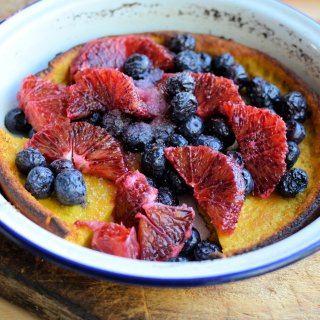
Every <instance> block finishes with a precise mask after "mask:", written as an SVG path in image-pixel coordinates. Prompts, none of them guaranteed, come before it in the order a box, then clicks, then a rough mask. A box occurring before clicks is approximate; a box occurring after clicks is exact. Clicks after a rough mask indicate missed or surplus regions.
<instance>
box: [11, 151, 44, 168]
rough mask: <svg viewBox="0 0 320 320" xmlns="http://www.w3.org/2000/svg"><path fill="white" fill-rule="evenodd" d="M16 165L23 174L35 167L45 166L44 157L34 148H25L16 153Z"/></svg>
mask: <svg viewBox="0 0 320 320" xmlns="http://www.w3.org/2000/svg"><path fill="white" fill-rule="evenodd" d="M16 166H17V168H18V170H19V171H20V172H22V173H24V174H27V173H29V171H30V170H31V169H33V168H35V167H39V166H40V167H45V166H46V159H45V157H44V156H43V155H42V154H41V152H40V151H39V150H37V149H34V148H31V147H30V148H27V149H24V150H22V151H20V152H18V153H17V156H16Z"/></svg>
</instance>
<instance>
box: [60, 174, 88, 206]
mask: <svg viewBox="0 0 320 320" xmlns="http://www.w3.org/2000/svg"><path fill="white" fill-rule="evenodd" d="M54 190H55V193H56V196H57V198H58V200H59V201H60V202H61V203H62V204H65V205H74V204H83V203H85V195H86V194H87V187H86V185H85V182H84V179H83V176H82V174H81V172H80V171H78V170H75V169H65V170H63V171H61V172H60V173H59V174H58V175H57V176H56V179H55V181H54Z"/></svg>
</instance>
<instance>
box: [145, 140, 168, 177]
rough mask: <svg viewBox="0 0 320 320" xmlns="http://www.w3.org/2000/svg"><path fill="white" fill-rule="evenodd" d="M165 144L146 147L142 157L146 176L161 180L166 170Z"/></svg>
mask: <svg viewBox="0 0 320 320" xmlns="http://www.w3.org/2000/svg"><path fill="white" fill-rule="evenodd" d="M164 147H165V145H164V144H163V143H154V144H151V145H148V146H147V147H146V150H145V152H144V153H143V155H142V160H141V168H142V171H143V173H145V174H146V175H148V176H150V177H152V178H155V179H160V178H161V177H162V176H163V174H164V172H165V169H166V161H167V160H166V158H165V156H164Z"/></svg>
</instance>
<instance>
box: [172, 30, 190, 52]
mask: <svg viewBox="0 0 320 320" xmlns="http://www.w3.org/2000/svg"><path fill="white" fill-rule="evenodd" d="M167 46H168V47H169V49H170V50H171V51H173V52H175V53H178V52H181V51H184V50H194V49H195V47H196V39H195V38H194V37H193V36H192V35H191V34H177V35H176V36H173V37H171V38H170V39H169V40H168V42H167Z"/></svg>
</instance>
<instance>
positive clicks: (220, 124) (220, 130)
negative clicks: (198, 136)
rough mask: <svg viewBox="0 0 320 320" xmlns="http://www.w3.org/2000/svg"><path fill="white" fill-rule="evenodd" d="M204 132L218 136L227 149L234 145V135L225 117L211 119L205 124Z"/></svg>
mask: <svg viewBox="0 0 320 320" xmlns="http://www.w3.org/2000/svg"><path fill="white" fill-rule="evenodd" d="M204 131H205V133H206V134H209V135H213V136H217V137H218V138H219V139H220V140H221V141H222V142H223V144H224V145H225V147H228V146H231V145H232V144H233V143H234V140H235V136H234V133H233V131H232V129H231V126H230V125H229V124H228V122H227V120H226V119H225V118H223V117H216V118H210V119H209V120H208V121H206V122H205V124H204Z"/></svg>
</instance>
